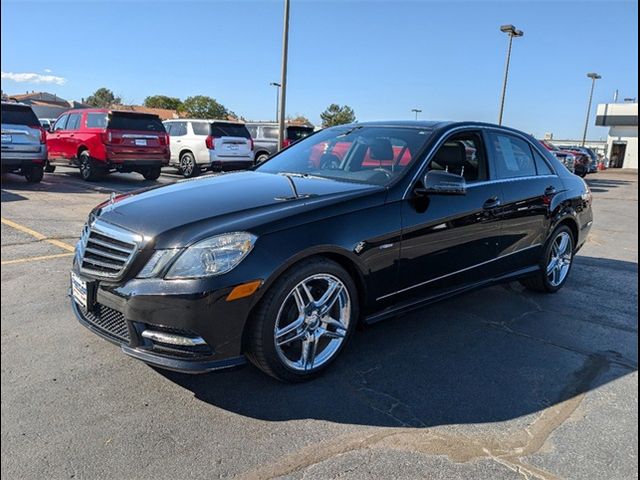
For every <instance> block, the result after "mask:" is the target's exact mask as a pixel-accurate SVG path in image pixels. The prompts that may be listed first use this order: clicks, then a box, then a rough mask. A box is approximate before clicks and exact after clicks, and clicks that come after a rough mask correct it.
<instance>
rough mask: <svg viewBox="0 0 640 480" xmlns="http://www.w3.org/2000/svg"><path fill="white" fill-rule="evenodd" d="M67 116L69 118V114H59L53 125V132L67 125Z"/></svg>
mask: <svg viewBox="0 0 640 480" xmlns="http://www.w3.org/2000/svg"><path fill="white" fill-rule="evenodd" d="M68 118H69V115H63V116H61V117H60V118H59V119H58V120H57V121H56V123H55V125H54V126H53V131H54V132H55V131H56V130H64V129H65V127H66V125H67V119H68Z"/></svg>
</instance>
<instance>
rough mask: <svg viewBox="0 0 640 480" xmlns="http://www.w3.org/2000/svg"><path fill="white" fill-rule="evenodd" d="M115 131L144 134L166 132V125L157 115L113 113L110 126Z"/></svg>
mask: <svg viewBox="0 0 640 480" xmlns="http://www.w3.org/2000/svg"><path fill="white" fill-rule="evenodd" d="M108 128H111V129H113V130H138V131H142V132H164V131H165V129H164V125H163V124H162V122H161V121H160V118H159V117H157V116H156V115H140V114H135V113H134V114H131V113H120V112H117V113H112V114H111V115H110V116H109V126H108Z"/></svg>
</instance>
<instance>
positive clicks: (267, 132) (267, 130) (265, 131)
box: [262, 127, 278, 139]
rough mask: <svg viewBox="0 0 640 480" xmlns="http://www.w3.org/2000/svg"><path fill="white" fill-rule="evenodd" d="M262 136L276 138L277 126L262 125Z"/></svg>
mask: <svg viewBox="0 0 640 480" xmlns="http://www.w3.org/2000/svg"><path fill="white" fill-rule="evenodd" d="M262 136H263V137H264V138H272V139H277V138H278V127H262Z"/></svg>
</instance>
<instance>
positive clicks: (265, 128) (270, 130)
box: [247, 122, 314, 164]
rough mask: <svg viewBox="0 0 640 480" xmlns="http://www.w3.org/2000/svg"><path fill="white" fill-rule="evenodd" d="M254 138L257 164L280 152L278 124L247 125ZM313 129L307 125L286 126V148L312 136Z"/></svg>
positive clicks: (257, 123) (256, 123) (258, 123)
mask: <svg viewBox="0 0 640 480" xmlns="http://www.w3.org/2000/svg"><path fill="white" fill-rule="evenodd" d="M247 128H248V129H249V132H250V133H251V137H252V138H253V145H254V152H255V158H256V164H260V163H262V162H264V161H265V160H267V158H269V157H270V156H271V155H273V154H274V153H276V152H277V151H278V124H277V123H269V122H252V123H247ZM313 130H314V129H313V127H309V126H307V125H285V135H284V142H283V143H284V146H285V147H288V146H289V145H292V144H294V143H295V142H297V141H298V140H302V139H303V138H305V137H307V136H309V135H311V134H312V133H313Z"/></svg>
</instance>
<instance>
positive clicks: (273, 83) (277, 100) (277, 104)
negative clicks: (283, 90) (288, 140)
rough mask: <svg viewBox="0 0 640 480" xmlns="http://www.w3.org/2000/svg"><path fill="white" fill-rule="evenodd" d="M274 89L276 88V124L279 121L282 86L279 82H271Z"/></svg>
mask: <svg viewBox="0 0 640 480" xmlns="http://www.w3.org/2000/svg"><path fill="white" fill-rule="evenodd" d="M269 85H270V86H272V87H276V90H277V92H276V122H277V121H278V110H279V108H280V87H281V86H282V85H281V84H280V83H278V82H271V83H270V84H269Z"/></svg>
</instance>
